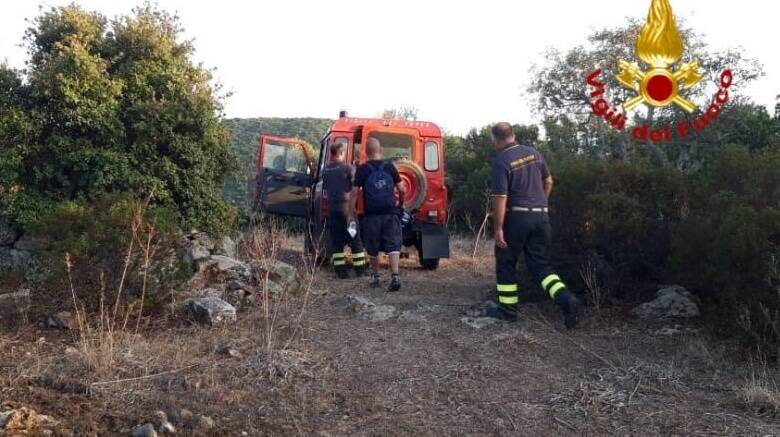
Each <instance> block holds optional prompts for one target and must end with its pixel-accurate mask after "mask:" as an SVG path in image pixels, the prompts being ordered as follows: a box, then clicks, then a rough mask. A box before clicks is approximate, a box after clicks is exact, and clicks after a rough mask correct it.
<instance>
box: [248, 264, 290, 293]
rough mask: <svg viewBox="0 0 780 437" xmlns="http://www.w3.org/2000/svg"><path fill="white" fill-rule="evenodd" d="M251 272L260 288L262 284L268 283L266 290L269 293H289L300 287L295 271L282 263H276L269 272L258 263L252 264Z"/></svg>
mask: <svg viewBox="0 0 780 437" xmlns="http://www.w3.org/2000/svg"><path fill="white" fill-rule="evenodd" d="M252 272H253V275H254V277H255V281H256V282H257V284H259V285H260V286H262V284H264V283H266V282H267V283H268V286H267V288H268V291H269V292H271V293H277V292H284V291H288V292H290V291H294V290H296V289H298V287H299V286H300V281H299V280H298V271H297V269H296V268H295V267H293V266H291V265H290V264H287V263H285V262H283V261H276V262H275V263H274V264H273V266H272V267H271V271H270V272H269V271H268V268H267V266H264V265H263V264H262V263H260V262H254V263H252ZM266 279H267V280H266Z"/></svg>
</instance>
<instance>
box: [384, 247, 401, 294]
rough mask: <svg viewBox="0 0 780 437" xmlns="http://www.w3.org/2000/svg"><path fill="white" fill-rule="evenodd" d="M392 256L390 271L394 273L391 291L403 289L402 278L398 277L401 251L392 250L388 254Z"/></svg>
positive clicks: (391, 278) (391, 279)
mask: <svg viewBox="0 0 780 437" xmlns="http://www.w3.org/2000/svg"><path fill="white" fill-rule="evenodd" d="M387 255H388V256H389V257H390V271H391V272H393V275H392V276H391V277H390V287H389V288H388V290H389V291H398V290H400V289H401V279H400V278H399V277H398V268H399V265H400V263H401V252H390V253H388V254H387Z"/></svg>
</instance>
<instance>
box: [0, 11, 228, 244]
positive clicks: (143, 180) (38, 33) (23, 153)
mask: <svg viewBox="0 0 780 437" xmlns="http://www.w3.org/2000/svg"><path fill="white" fill-rule="evenodd" d="M181 31H182V29H181V27H180V25H179V22H178V19H177V18H176V17H175V16H172V15H169V14H167V13H165V12H162V11H160V10H158V9H155V8H154V7H152V6H149V5H146V6H143V7H140V8H138V9H135V10H134V11H133V13H132V14H130V15H126V16H120V17H118V18H116V19H113V20H110V21H109V20H108V19H106V18H105V17H103V16H102V15H100V14H98V13H95V12H87V11H84V10H82V9H80V8H79V7H78V6H76V5H70V6H66V7H61V8H52V9H49V10H46V11H44V12H43V13H42V14H41V15H40V16H39V17H37V18H36V19H34V20H33V21H32V22H31V27H30V28H29V29H28V30H27V32H26V34H25V38H24V41H25V45H26V47H27V49H28V53H29V56H30V58H29V63H28V68H27V69H26V70H25V71H24V72H20V71H16V70H12V69H10V68H8V67H7V66H0V163H2V164H0V165H2V168H0V170H1V171H0V192H2V193H3V196H2V198H1V199H0V214H2V215H3V216H6V217H7V219H9V220H10V221H11V222H12V223H14V224H15V225H16V226H19V227H21V228H24V229H29V228H31V227H33V226H34V225H35V223H36V222H37V221H40V220H42V219H43V218H44V217H45V216H46V214H48V213H49V212H51V211H53V210H56V209H57V208H59V205H63V204H67V203H68V202H73V201H86V202H94V201H96V200H97V199H100V198H101V197H103V196H104V195H106V194H111V193H125V194H129V195H131V196H133V197H136V198H145V197H146V196H148V195H150V194H152V195H153V197H152V199H153V204H154V205H159V206H165V207H169V208H171V209H172V210H174V211H175V212H176V216H177V222H178V223H179V224H180V225H181V226H182V227H198V228H201V229H209V230H212V231H216V232H222V231H226V230H227V228H229V227H230V225H231V223H232V222H233V217H234V212H233V209H232V208H230V207H229V206H228V204H227V203H226V202H224V200H223V199H222V198H221V196H220V195H219V187H220V186H221V184H222V181H223V180H224V179H225V177H226V176H227V175H228V174H230V173H231V172H232V171H233V170H234V168H235V159H234V157H233V153H232V151H231V149H230V146H229V131H228V129H227V128H226V127H225V126H224V125H223V124H222V123H221V121H220V112H221V109H222V106H221V98H220V96H219V90H218V88H215V87H214V86H213V85H212V84H211V75H210V73H209V71H207V70H205V69H203V68H202V67H200V66H198V65H197V64H195V63H194V62H193V61H192V59H191V55H192V53H193V47H192V45H191V44H190V43H189V42H187V41H181Z"/></svg>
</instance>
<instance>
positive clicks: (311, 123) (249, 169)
mask: <svg viewBox="0 0 780 437" xmlns="http://www.w3.org/2000/svg"><path fill="white" fill-rule="evenodd" d="M224 123H225V124H226V125H227V126H228V127H229V128H230V131H231V132H232V140H231V144H232V146H233V148H234V150H235V151H236V154H237V155H238V160H239V171H238V173H237V174H236V175H235V176H233V177H232V178H230V179H228V180H227V181H226V183H225V188H224V191H223V193H224V196H225V197H226V198H227V199H228V200H229V201H230V202H231V203H232V204H234V205H236V206H238V207H240V208H242V209H246V208H247V206H248V202H249V196H250V194H251V192H252V182H253V180H254V177H255V172H256V165H257V147H258V139H259V137H260V134H261V133H262V134H267V135H279V136H285V137H287V136H291V137H298V138H300V139H302V140H305V141H307V142H309V143H310V144H312V145H315V146H316V145H317V144H318V143H319V142H320V140H321V139H322V137H323V136H324V135H325V133H326V132H327V131H328V127H330V124H331V123H332V120H328V119H324V118H231V119H227V120H225V121H224Z"/></svg>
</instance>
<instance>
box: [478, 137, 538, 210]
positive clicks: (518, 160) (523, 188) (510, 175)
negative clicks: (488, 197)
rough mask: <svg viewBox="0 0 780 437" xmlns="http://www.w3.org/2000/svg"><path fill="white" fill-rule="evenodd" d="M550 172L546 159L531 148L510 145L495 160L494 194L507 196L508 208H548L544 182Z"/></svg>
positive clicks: (492, 180)
mask: <svg viewBox="0 0 780 437" xmlns="http://www.w3.org/2000/svg"><path fill="white" fill-rule="evenodd" d="M549 176H550V170H549V169H548V168H547V163H546V162H545V161H544V157H543V156H542V154H541V153H539V151H538V150H536V149H534V148H533V147H530V146H521V145H519V144H510V145H509V146H507V147H506V148H505V149H504V150H502V151H501V152H500V153H499V154H498V156H496V157H495V159H493V169H492V177H491V194H492V195H494V196H506V197H507V199H508V200H507V207H509V208H511V207H513V206H525V207H546V206H547V195H546V194H545V192H544V180H545V179H547V178H548V177H549Z"/></svg>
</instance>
